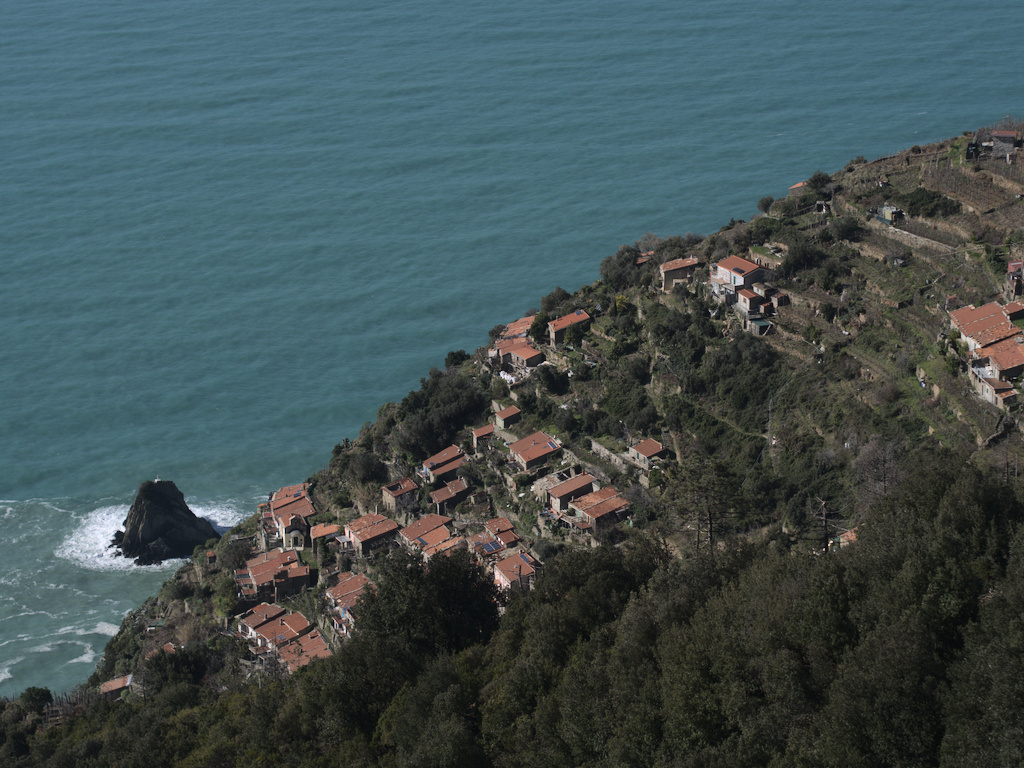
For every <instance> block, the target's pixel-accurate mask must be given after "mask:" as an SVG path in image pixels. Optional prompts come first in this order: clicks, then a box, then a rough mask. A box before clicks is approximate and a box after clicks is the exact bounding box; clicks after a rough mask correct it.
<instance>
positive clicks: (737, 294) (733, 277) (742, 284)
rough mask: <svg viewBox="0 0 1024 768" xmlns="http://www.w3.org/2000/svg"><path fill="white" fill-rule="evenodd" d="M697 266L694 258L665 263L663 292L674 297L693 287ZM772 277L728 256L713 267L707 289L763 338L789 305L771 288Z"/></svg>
mask: <svg viewBox="0 0 1024 768" xmlns="http://www.w3.org/2000/svg"><path fill="white" fill-rule="evenodd" d="M758 261H759V262H760V260H758ZM698 266H699V263H698V261H697V259H696V258H695V257H693V256H690V257H687V258H682V259H674V260H672V261H666V262H665V263H664V264H662V265H661V267H660V268H659V271H660V274H661V289H662V291H664V292H666V293H671V292H672V291H673V290H674V289H675V288H676V286H678V285H686V284H689V283H692V282H693V280H694V276H695V274H696V270H697V267H698ZM771 274H772V273H771V268H770V266H769V265H768V264H766V263H756V262H754V261H751V260H749V259H745V258H743V257H742V256H728V257H726V258H724V259H722V260H721V261H719V262H717V263H715V264H712V265H711V266H710V268H709V270H708V283H707V287H708V289H709V290H710V292H711V296H712V297H714V298H715V299H716V300H717V301H719V302H721V303H723V304H725V305H726V306H730V307H733V308H734V310H735V312H736V314H737V315H739V317H740V319H741V320H742V321H743V328H744V330H747V331H750V332H751V333H755V334H757V335H758V336H764V335H765V334H766V333H768V332H769V330H771V322H770V321H769V320H768V319H767V317H768V316H769V315H773V314H775V313H776V311H777V310H778V308H779V307H781V306H785V305H787V304H788V303H789V297H788V296H787V295H786V294H784V293H782V292H781V291H779V290H777V289H776V288H774V287H772V286H771V285H770V284H769V282H768V281H769V280H771Z"/></svg>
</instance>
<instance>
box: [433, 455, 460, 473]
mask: <svg viewBox="0 0 1024 768" xmlns="http://www.w3.org/2000/svg"><path fill="white" fill-rule="evenodd" d="M467 461H469V457H467V456H465V455H463V456H459V457H458V458H457V459H452V460H451V461H449V462H448V463H447V464H441V465H440V466H437V467H431V469H430V473H431V474H432V475H434V476H435V477H437V476H439V475H446V474H448V473H449V472H454V471H455V470H456V469H458V468H459V467H461V466H462V465H463V464H465V463H466V462H467Z"/></svg>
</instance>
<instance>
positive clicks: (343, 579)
mask: <svg viewBox="0 0 1024 768" xmlns="http://www.w3.org/2000/svg"><path fill="white" fill-rule="evenodd" d="M372 584H373V582H371V581H370V579H369V578H367V576H366V574H363V573H352V572H351V571H346V572H345V573H343V574H341V576H340V578H339V580H338V583H337V584H335V585H334V586H333V587H331V588H330V589H328V590H327V596H328V597H329V598H330V599H331V601H332V602H334V603H338V602H340V601H342V600H345V599H347V598H351V599H352V604H353V605H354V604H355V600H356V599H357V598H358V597H359V595H361V594H363V590H365V589H366V588H367V587H369V586H372Z"/></svg>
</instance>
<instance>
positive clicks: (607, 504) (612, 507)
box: [580, 496, 629, 520]
mask: <svg viewBox="0 0 1024 768" xmlns="http://www.w3.org/2000/svg"><path fill="white" fill-rule="evenodd" d="M628 506H629V502H628V501H626V500H625V499H624V498H623V497H622V496H613V497H612V498H610V499H606V500H605V501H602V502H601V503H599V504H594V505H592V506H590V507H587V508H586V509H585V510H583V511H582V512H581V513H580V514H583V515H586V516H587V517H589V518H590V519H591V520H599V519H600V518H602V517H604V516H605V515H610V514H613V513H618V512H621V511H622V510H624V509H626V507H628Z"/></svg>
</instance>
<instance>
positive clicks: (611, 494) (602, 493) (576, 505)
mask: <svg viewBox="0 0 1024 768" xmlns="http://www.w3.org/2000/svg"><path fill="white" fill-rule="evenodd" d="M618 495H619V492H618V491H617V490H615V488H614V487H613V486H611V485H608V486H605V487H604V488H602V489H601V490H599V491H594V492H593V493H588V494H587V495H586V496H580V497H579V498H578V499H576V500H575V501H572V502H570V503H569V506H570V507H572V508H573V509H578V510H580V511H581V512H585V511H586V510H588V509H589V508H590V507H593V506H595V505H596V504H600V503H602V502H605V501H607V500H608V499H612V498H615V497H616V496H618Z"/></svg>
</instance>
